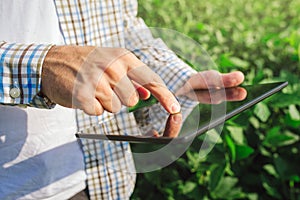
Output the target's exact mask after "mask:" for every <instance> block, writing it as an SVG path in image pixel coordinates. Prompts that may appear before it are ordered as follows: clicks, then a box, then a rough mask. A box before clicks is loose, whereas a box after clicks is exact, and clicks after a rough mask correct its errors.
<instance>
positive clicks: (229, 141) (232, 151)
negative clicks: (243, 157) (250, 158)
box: [225, 134, 236, 162]
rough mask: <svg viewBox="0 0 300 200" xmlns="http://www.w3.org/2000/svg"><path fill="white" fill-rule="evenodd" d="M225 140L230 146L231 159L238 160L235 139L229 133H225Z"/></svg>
mask: <svg viewBox="0 0 300 200" xmlns="http://www.w3.org/2000/svg"><path fill="white" fill-rule="evenodd" d="M225 142H226V144H227V146H228V149H229V153H230V155H231V160H232V162H235V160H236V149H235V144H234V142H233V140H232V139H231V137H230V136H229V135H228V134H225Z"/></svg>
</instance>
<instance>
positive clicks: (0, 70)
mask: <svg viewBox="0 0 300 200" xmlns="http://www.w3.org/2000/svg"><path fill="white" fill-rule="evenodd" d="M14 45H15V44H10V45H8V47H7V48H6V49H5V51H4V52H3V53H2V55H1V59H0V95H2V96H3V97H4V87H7V86H10V84H5V83H3V75H4V74H3V73H4V58H5V56H6V55H7V54H8V52H9V50H10V49H11V48H12V47H13V46H14ZM1 103H4V98H3V99H2V100H1Z"/></svg>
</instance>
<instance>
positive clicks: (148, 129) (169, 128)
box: [76, 82, 288, 144]
mask: <svg viewBox="0 0 300 200" xmlns="http://www.w3.org/2000/svg"><path fill="white" fill-rule="evenodd" d="M287 85H288V83H287V82H275V83H266V84H257V85H247V86H239V87H235V88H227V89H214V90H196V91H192V92H189V93H187V94H185V95H182V96H178V97H177V98H178V100H179V102H180V103H181V105H182V112H181V113H178V114H175V115H169V114H167V113H166V112H165V111H164V110H163V109H162V108H161V106H160V105H159V103H156V104H155V105H152V106H149V107H144V108H141V109H137V110H135V111H134V112H133V113H134V115H135V118H136V120H137V123H138V124H139V125H140V127H141V128H140V129H141V133H142V134H140V135H100V134H85V133H83V132H81V133H77V134H76V136H77V137H78V138H87V139H98V140H112V141H127V142H131V143H161V144H166V143H169V142H171V141H172V143H185V142H190V141H191V140H193V139H194V138H195V137H197V136H199V135H201V134H203V133H205V132H207V131H208V130H210V129H213V128H216V127H218V126H222V125H223V124H224V122H225V121H226V120H228V119H230V118H231V117H233V116H235V115H237V114H239V113H241V112H243V111H244V110H246V109H248V108H250V107H251V106H253V105H255V104H257V103H259V102H260V101H262V100H264V99H265V98H267V97H269V96H271V95H273V94H275V93H277V92H278V91H280V90H281V89H283V88H284V87H286V86H287ZM153 103H155V101H154V102H153ZM153 103H152V104H153ZM145 116H146V119H145V118H144V117H145Z"/></svg>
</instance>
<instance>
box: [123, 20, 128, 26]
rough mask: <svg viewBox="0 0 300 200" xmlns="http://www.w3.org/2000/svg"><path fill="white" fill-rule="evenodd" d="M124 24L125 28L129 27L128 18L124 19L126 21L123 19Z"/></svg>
mask: <svg viewBox="0 0 300 200" xmlns="http://www.w3.org/2000/svg"><path fill="white" fill-rule="evenodd" d="M123 25H124V27H125V28H127V26H128V22H127V20H124V21H123Z"/></svg>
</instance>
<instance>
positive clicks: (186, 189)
mask: <svg viewBox="0 0 300 200" xmlns="http://www.w3.org/2000/svg"><path fill="white" fill-rule="evenodd" d="M196 187H197V184H196V183H194V182H191V181H187V182H185V183H184V184H183V185H180V186H179V190H180V191H181V192H182V194H188V193H190V192H192V191H193V190H194V189H195V188H196Z"/></svg>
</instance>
